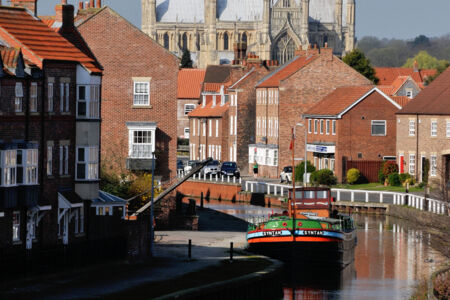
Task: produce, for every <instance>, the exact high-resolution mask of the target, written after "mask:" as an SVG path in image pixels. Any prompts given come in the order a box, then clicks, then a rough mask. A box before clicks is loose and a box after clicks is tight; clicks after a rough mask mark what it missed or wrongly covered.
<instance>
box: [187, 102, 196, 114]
mask: <svg viewBox="0 0 450 300" xmlns="http://www.w3.org/2000/svg"><path fill="white" fill-rule="evenodd" d="M195 108H196V106H195V104H193V103H186V104H185V105H184V115H185V116H187V115H188V114H189V113H190V112H191V111H193V110H194V109H195Z"/></svg>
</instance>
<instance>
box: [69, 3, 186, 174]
mask: <svg viewBox="0 0 450 300" xmlns="http://www.w3.org/2000/svg"><path fill="white" fill-rule="evenodd" d="M99 2H100V1H97V6H96V7H89V8H85V9H83V7H82V4H81V5H80V10H79V11H78V14H77V17H76V18H75V24H76V26H77V29H78V31H79V32H80V33H81V35H82V36H83V38H84V40H86V42H87V43H88V45H89V48H90V49H91V50H92V52H93V53H95V56H96V57H97V58H98V60H99V61H100V62H101V64H102V65H103V67H104V77H103V89H102V96H103V99H104V101H103V103H102V116H103V118H102V135H101V139H102V144H103V146H102V155H103V162H104V166H105V167H108V168H109V167H111V168H113V169H114V170H115V171H116V172H117V173H120V174H126V173H127V172H128V171H132V172H135V171H149V170H151V166H152V161H153V154H152V153H155V157H156V169H155V174H156V175H157V176H161V177H162V179H164V180H167V179H169V178H171V177H174V176H175V174H176V148H177V138H176V137H177V120H176V116H177V113H176V111H177V77H178V68H179V60H178V59H177V58H176V57H175V56H174V55H173V54H171V53H170V52H169V51H167V50H166V49H164V48H163V47H162V46H160V45H159V44H158V43H156V42H155V41H154V40H152V39H151V38H150V37H149V36H148V35H146V34H144V33H143V32H142V31H140V30H139V29H138V28H136V27H135V26H133V25H132V24H131V23H129V22H128V21H127V20H125V19H124V18H123V17H121V16H120V15H119V14H118V13H116V12H115V11H113V10H112V9H111V8H109V7H107V6H105V7H101V5H100V4H101V3H99Z"/></svg>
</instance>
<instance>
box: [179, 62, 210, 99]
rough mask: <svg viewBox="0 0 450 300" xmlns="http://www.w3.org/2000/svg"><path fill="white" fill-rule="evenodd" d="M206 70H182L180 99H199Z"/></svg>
mask: <svg viewBox="0 0 450 300" xmlns="http://www.w3.org/2000/svg"><path fill="white" fill-rule="evenodd" d="M205 73H206V70H205V69H181V70H180V71H179V72H178V93H177V98H178V99H199V98H200V94H201V91H202V84H203V80H204V79H205Z"/></svg>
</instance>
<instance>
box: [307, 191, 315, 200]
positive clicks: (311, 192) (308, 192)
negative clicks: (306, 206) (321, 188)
mask: <svg viewBox="0 0 450 300" xmlns="http://www.w3.org/2000/svg"><path fill="white" fill-rule="evenodd" d="M305 199H314V191H305Z"/></svg>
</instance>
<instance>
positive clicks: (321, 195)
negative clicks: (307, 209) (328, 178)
mask: <svg viewBox="0 0 450 300" xmlns="http://www.w3.org/2000/svg"><path fill="white" fill-rule="evenodd" d="M327 198H328V193H327V191H317V199H327Z"/></svg>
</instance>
